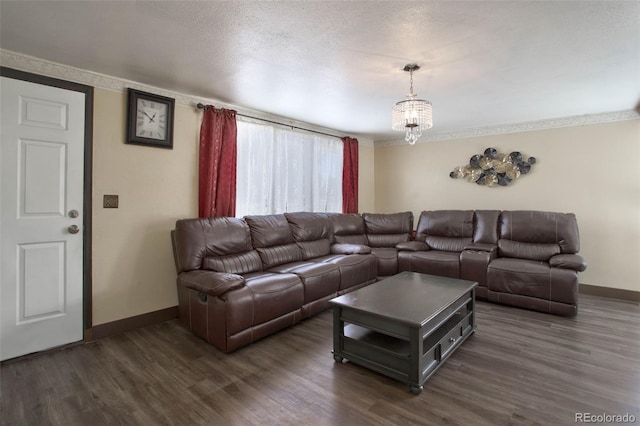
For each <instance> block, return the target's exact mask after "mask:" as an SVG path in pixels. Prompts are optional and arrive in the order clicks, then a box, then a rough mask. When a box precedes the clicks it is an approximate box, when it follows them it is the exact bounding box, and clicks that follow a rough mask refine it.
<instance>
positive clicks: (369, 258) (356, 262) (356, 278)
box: [312, 254, 378, 291]
mask: <svg viewBox="0 0 640 426" xmlns="http://www.w3.org/2000/svg"><path fill="white" fill-rule="evenodd" d="M312 260H313V261H314V262H319V263H330V264H332V265H336V266H337V267H338V269H339V270H340V287H339V291H340V290H345V289H348V288H350V287H354V286H357V285H360V284H364V283H369V282H374V281H375V279H376V276H377V272H378V263H377V260H376V258H375V256H373V255H372V254H350V255H341V254H331V255H328V256H322V257H318V258H315V259H312Z"/></svg>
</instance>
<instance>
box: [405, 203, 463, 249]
mask: <svg viewBox="0 0 640 426" xmlns="http://www.w3.org/2000/svg"><path fill="white" fill-rule="evenodd" d="M473 218H474V212H473V210H432V211H423V212H422V213H421V214H420V220H419V221H418V226H417V229H416V241H424V242H425V243H427V245H428V246H429V248H430V249H431V250H440V251H452V252H461V251H462V250H464V247H465V246H466V245H468V244H470V243H471V241H472V239H473Z"/></svg>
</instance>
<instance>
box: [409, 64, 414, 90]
mask: <svg viewBox="0 0 640 426" xmlns="http://www.w3.org/2000/svg"><path fill="white" fill-rule="evenodd" d="M409 93H410V94H411V95H413V70H412V69H411V70H409Z"/></svg>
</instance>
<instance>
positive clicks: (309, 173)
mask: <svg viewBox="0 0 640 426" xmlns="http://www.w3.org/2000/svg"><path fill="white" fill-rule="evenodd" d="M342 145H343V144H342V141H341V140H340V139H338V138H332V137H329V136H322V135H316V134H312V133H306V132H300V131H294V130H288V129H280V128H276V127H273V126H269V125H263V124H256V123H248V122H244V121H238V159H237V161H238V162H237V172H236V173H237V181H236V216H238V217H242V216H245V215H260V214H274V213H284V212H295V211H309V212H340V211H342V155H343V147H342Z"/></svg>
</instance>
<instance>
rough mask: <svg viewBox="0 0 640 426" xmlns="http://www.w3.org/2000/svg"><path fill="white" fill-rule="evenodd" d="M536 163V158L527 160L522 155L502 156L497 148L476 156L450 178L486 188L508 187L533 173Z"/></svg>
mask: <svg viewBox="0 0 640 426" xmlns="http://www.w3.org/2000/svg"><path fill="white" fill-rule="evenodd" d="M535 163H536V158H535V157H529V158H527V159H526V160H525V159H524V157H523V156H522V154H521V153H519V152H517V151H514V152H512V153H511V154H501V153H498V151H497V150H496V149H495V148H487V149H485V150H484V154H476V155H474V156H473V157H471V159H470V160H469V164H467V165H464V166H458V167H456V168H455V169H453V171H452V172H451V173H449V177H451V178H453V179H465V180H466V181H467V182H475V183H477V184H478V185H484V186H508V185H511V183H513V181H515V180H516V179H518V178H519V177H520V176H522V175H526V174H527V173H529V172H530V171H531V166H533V165H534V164H535Z"/></svg>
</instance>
